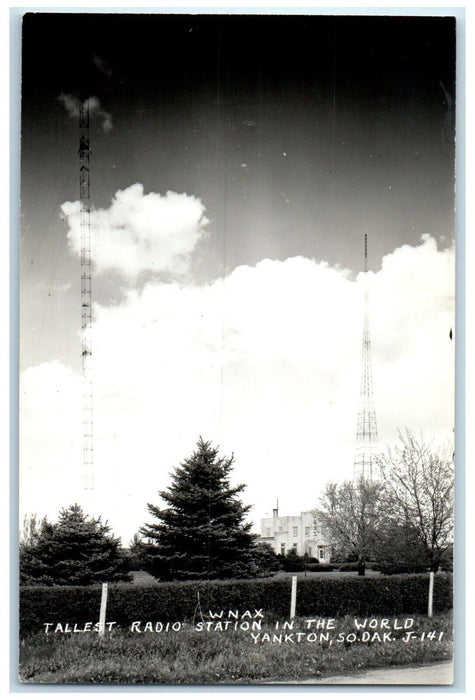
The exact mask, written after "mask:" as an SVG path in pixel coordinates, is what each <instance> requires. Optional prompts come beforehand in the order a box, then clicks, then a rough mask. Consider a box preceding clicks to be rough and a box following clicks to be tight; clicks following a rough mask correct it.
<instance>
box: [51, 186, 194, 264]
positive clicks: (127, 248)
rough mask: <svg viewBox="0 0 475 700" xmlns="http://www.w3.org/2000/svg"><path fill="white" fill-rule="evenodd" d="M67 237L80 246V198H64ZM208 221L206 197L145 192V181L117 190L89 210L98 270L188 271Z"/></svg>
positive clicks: (63, 206)
mask: <svg viewBox="0 0 475 700" xmlns="http://www.w3.org/2000/svg"><path fill="white" fill-rule="evenodd" d="M61 209H62V212H63V213H64V215H65V216H66V217H67V219H68V226H69V231H68V240H69V244H70V246H71V248H72V250H73V251H74V252H75V253H76V254H78V255H79V254H80V251H81V226H80V202H65V203H64V204H63V205H62V207H61ZM207 223H208V220H207V218H206V217H205V215H204V206H203V204H202V202H201V201H200V200H199V199H198V198H197V197H194V196H191V195H187V194H177V193H176V192H170V191H169V192H167V193H166V194H165V195H160V194H156V193H155V192H150V193H149V194H144V189H143V186H142V185H141V184H138V183H137V184H135V185H132V186H130V187H128V188H127V189H125V190H119V191H118V192H116V194H115V196H114V198H113V200H112V203H111V206H110V207H109V208H108V209H98V210H95V211H92V212H91V215H90V229H91V247H92V258H93V261H94V264H95V266H96V269H97V271H98V272H104V271H107V270H114V271H116V272H119V273H122V274H123V275H125V276H127V277H131V278H135V277H136V276H137V275H139V274H140V273H141V272H145V271H149V272H173V273H176V274H183V273H184V272H186V271H187V270H188V267H189V262H190V254H191V253H192V251H193V250H194V248H195V246H196V244H197V243H198V241H199V240H200V239H201V238H202V237H203V236H204V235H205V227H206V225H207Z"/></svg>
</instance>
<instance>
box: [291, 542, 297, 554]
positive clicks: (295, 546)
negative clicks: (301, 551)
mask: <svg viewBox="0 0 475 700" xmlns="http://www.w3.org/2000/svg"><path fill="white" fill-rule="evenodd" d="M297 547H298V544H297V542H294V543H293V545H292V549H293V550H294V552H295V553H297Z"/></svg>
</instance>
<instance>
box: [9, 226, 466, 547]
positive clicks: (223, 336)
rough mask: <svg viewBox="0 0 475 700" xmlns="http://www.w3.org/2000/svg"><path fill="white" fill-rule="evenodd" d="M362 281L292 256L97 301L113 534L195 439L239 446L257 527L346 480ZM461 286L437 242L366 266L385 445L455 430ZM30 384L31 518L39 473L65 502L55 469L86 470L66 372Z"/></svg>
mask: <svg viewBox="0 0 475 700" xmlns="http://www.w3.org/2000/svg"><path fill="white" fill-rule="evenodd" d="M363 286H364V285H363V276H362V275H360V276H358V278H357V279H354V278H353V277H352V276H351V274H350V273H349V272H348V271H346V270H342V269H340V268H337V267H331V266H330V265H328V264H327V263H324V262H315V261H313V260H309V259H306V258H303V257H297V258H291V259H288V260H285V261H275V260H263V261H261V262H260V263H258V264H257V265H256V266H253V267H249V266H241V267H238V268H236V269H235V270H234V271H232V272H231V273H230V274H228V275H227V276H226V277H223V278H220V279H218V280H215V281H214V282H213V283H212V284H207V285H203V286H200V287H196V286H191V285H186V284H178V283H177V282H172V283H161V282H158V281H152V282H148V283H147V284H146V285H145V286H144V287H143V288H142V289H141V291H140V292H138V291H136V290H129V292H128V293H127V296H126V297H125V298H124V300H123V301H122V303H121V304H119V305H116V306H114V307H108V306H101V305H96V307H95V310H94V317H95V321H94V327H93V331H92V333H93V347H94V372H95V378H94V391H95V394H94V416H95V423H94V429H95V470H96V477H95V479H96V490H95V494H96V499H97V502H98V504H100V505H99V507H98V512H102V513H103V514H104V515H105V516H106V517H107V518H108V519H109V521H110V523H111V525H112V526H113V527H114V529H115V531H116V532H117V533H119V534H121V535H122V536H123V537H124V538H125V540H126V541H128V539H129V538H130V537H131V535H132V533H133V531H134V530H135V529H137V528H138V527H139V526H140V525H141V524H142V523H143V522H144V520H145V519H146V518H147V511H146V503H147V502H150V501H152V502H155V501H157V495H156V494H157V491H158V490H161V489H163V488H166V487H167V485H168V484H169V480H170V477H169V475H170V472H171V470H172V468H173V467H174V466H176V465H178V464H179V463H180V462H181V461H182V460H183V459H184V458H186V457H187V456H188V455H189V454H190V453H191V452H192V450H193V449H194V446H195V443H196V440H197V438H198V436H199V435H202V436H203V437H204V438H205V439H210V440H212V441H214V442H215V443H217V444H219V445H220V446H221V450H222V453H224V454H230V453H231V452H234V454H235V457H236V468H235V472H234V477H233V478H234V479H235V480H236V482H239V481H243V482H244V483H246V484H247V485H248V487H247V489H246V491H245V495H244V499H245V501H246V502H247V503H251V504H255V508H254V510H253V512H252V517H254V518H255V521H256V526H258V523H259V518H260V517H262V516H264V514H265V513H266V512H268V511H269V510H270V509H271V508H272V506H273V505H274V503H275V500H276V498H277V497H278V498H279V502H280V505H281V510H282V512H287V513H289V514H293V513H295V514H298V512H299V511H300V510H303V509H308V508H312V507H313V506H314V504H315V503H316V500H317V498H318V495H319V492H320V490H321V489H322V488H323V486H324V484H325V483H326V482H327V481H328V480H329V479H333V480H337V479H344V478H351V477H352V469H353V457H354V447H355V433H356V415H357V409H358V394H359V374H360V358H361V331H362V328H361V326H362V305H363ZM453 291H454V254H453V250H445V251H439V250H437V247H436V244H435V241H434V240H433V239H432V238H431V237H428V236H427V237H425V238H424V240H423V241H422V242H421V244H420V245H419V246H416V247H410V246H404V247H402V248H399V249H397V250H395V251H394V252H393V253H392V254H391V255H388V256H386V257H385V258H384V261H383V266H382V269H381V270H380V271H379V272H377V273H376V274H374V275H370V294H371V332H372V340H373V374H374V385H375V404H376V409H377V414H378V421H379V428H380V438H381V442H382V443H383V444H384V443H387V442H391V441H392V440H393V439H394V438H395V436H396V432H397V428H398V427H404V426H406V425H407V426H408V427H410V428H412V429H414V430H416V431H418V430H419V429H422V430H423V431H424V434H425V435H426V436H427V438H432V437H434V438H443V437H446V435H447V434H449V435H450V433H451V429H452V425H453V345H452V344H451V343H450V340H449V335H448V330H449V327H450V325H451V324H452V323H453V314H454V294H453ZM24 381H25V382H26V384H25V385H26V386H27V388H28V392H27V396H26V398H25V399H24V403H23V410H24V411H26V415H27V421H26V422H25V421H23V426H24V427H23V433H24V438H25V439H26V438H27V436H28V435H29V433H30V431H32V438H31V439H30V438H28V439H27V440H23V441H22V442H25V441H26V442H27V443H28V442H29V443H31V445H32V447H31V449H29V450H28V455H29V458H28V459H26V456H25V466H24V468H25V469H30V470H31V474H30V472H28V474H27V475H28V479H25V490H23V486H22V494H24V498H25V505H24V510H25V512H32V511H34V510H35V508H34V503H35V498H36V494H37V491H36V492H34V491H33V490H32V488H34V486H35V485H37V484H39V483H40V481H41V475H42V474H43V476H44V474H45V472H44V470H46V469H47V470H49V471H47V472H46V477H47V478H46V481H47V482H48V483H54V484H55V497H56V499H57V502H58V505H64V504H65V503H67V502H68V499H67V498H66V496H65V495H64V494H63V493H62V491H63V490H64V491H66V489H67V488H68V486H69V484H66V482H65V481H64V480H63V481H61V480H60V481H58V482H56V481H54V482H53V481H52V480H51V479H52V478H53V477H54V476H55V475H57V474H59V475H61V473H62V471H61V469H62V468H64V465H65V464H67V465H70V466H69V468H70V469H77V468H78V467H77V461H78V456H77V455H78V454H80V449H79V448H78V446H77V441H76V442H75V439H74V434H75V431H76V432H77V430H78V426H79V423H80V421H79V417H78V416H75V415H74V411H75V410H76V409H73V408H72V404H73V402H74V401H76V400H77V396H76V393H77V387H76V381H77V378H75V377H74V376H73V375H72V374H71V372H70V370H68V369H67V368H64V367H63V366H61V365H59V363H52V364H51V365H43V366H41V367H40V368H32V369H31V370H28V373H27V374H26V377H25V380H24ZM55 387H56V388H58V387H60V388H61V394H60V395H59V398H58V396H57V395H56V394H55ZM44 396H46V397H47V403H46V405H47V407H48V411H45V410H44V404H43V397H44ZM61 409H63V410H62V411H61ZM35 417H36V418H37V423H36V424H35ZM76 420H77V422H76V423H75V421H76ZM40 436H41V443H40V440H39V438H40ZM58 436H59V440H60V442H59V444H60V446H61V445H62V446H63V447H64V449H63V448H62V449H61V450H58V446H57V445H58ZM68 441H69V442H68ZM68 445H69V449H70V451H71V455H72V456H71V457H70V458H69V459H68V456H67V450H68ZM73 451H74V455H73ZM23 461H24V460H23V459H22V464H23ZM42 470H43V471H42ZM79 470H80V467H79ZM30 475H31V476H32V478H31V479H30ZM35 475H36V476H35ZM35 479H36V480H35ZM30 484H33V487H30ZM44 491H45V487H44V485H43V487H42V493H43V492H44ZM29 499H30V500H29ZM53 514H54V513H53Z"/></svg>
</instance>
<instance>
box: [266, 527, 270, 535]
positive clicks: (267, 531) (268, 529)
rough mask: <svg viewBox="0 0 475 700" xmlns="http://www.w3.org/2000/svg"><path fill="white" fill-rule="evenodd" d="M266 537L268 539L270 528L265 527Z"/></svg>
mask: <svg viewBox="0 0 475 700" xmlns="http://www.w3.org/2000/svg"><path fill="white" fill-rule="evenodd" d="M266 536H267V537H270V527H267V528H266Z"/></svg>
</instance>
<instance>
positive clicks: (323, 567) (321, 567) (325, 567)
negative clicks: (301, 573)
mask: <svg viewBox="0 0 475 700" xmlns="http://www.w3.org/2000/svg"><path fill="white" fill-rule="evenodd" d="M307 571H335V567H334V566H333V565H332V564H307Z"/></svg>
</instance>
